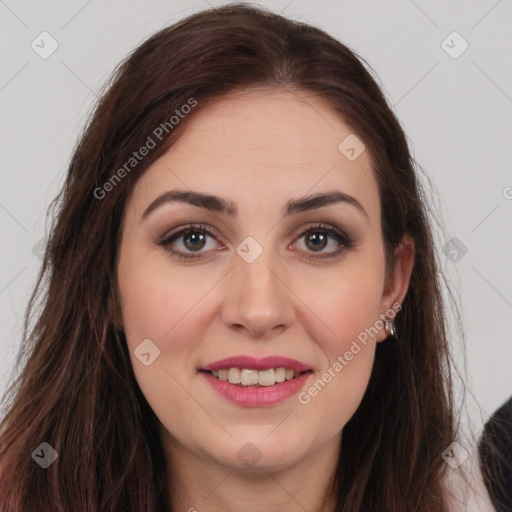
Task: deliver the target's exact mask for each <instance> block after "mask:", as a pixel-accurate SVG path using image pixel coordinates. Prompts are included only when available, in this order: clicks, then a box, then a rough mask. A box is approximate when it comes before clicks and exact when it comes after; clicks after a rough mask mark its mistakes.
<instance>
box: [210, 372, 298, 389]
mask: <svg viewBox="0 0 512 512" xmlns="http://www.w3.org/2000/svg"><path fill="white" fill-rule="evenodd" d="M212 375H213V376H214V377H217V378H218V379H220V380H222V381H224V382H229V383H230V384H238V385H241V386H273V385H274V384H276V383H279V382H284V381H285V380H291V379H293V378H294V377H297V376H298V375H300V372H294V371H293V370H291V369H289V368H269V369H268V370H261V371H258V370H253V369H248V368H226V369H223V370H213V371H212Z"/></svg>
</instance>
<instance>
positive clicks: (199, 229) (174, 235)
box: [157, 223, 355, 260]
mask: <svg viewBox="0 0 512 512" xmlns="http://www.w3.org/2000/svg"><path fill="white" fill-rule="evenodd" d="M314 232H323V233H326V234H327V235H329V236H330V237H331V238H334V240H336V241H337V242H338V243H339V244H340V247H339V248H337V249H336V250H335V251H331V252H330V253H326V254H324V255H323V256H303V257H305V258H307V259H311V260H321V259H327V258H334V257H336V256H338V255H339V254H340V253H341V252H343V251H344V250H346V249H351V248H352V247H354V243H355V241H354V240H353V239H352V238H351V237H349V236H347V235H346V234H345V233H343V232H342V231H339V230H338V229H337V228H334V227H333V226H329V225H327V224H322V223H319V224H315V225H314V226H311V227H309V228H307V229H306V230H304V231H303V232H302V233H301V234H300V235H299V236H298V237H297V240H299V239H300V238H302V237H303V236H304V235H306V234H308V233H314ZM189 233H202V234H206V235H209V236H211V237H212V238H216V236H218V235H217V234H216V233H215V232H214V231H213V230H211V229H209V228H208V226H206V225H205V224H190V225H188V226H184V227H181V228H179V229H178V230H177V231H173V232H170V233H167V234H166V235H165V237H164V238H162V239H161V240H160V241H159V242H157V245H159V246H161V247H164V249H165V250H166V251H167V252H169V253H170V254H171V256H173V257H177V258H179V259H180V260H191V259H193V260H197V259H200V258H201V257H202V256H201V253H200V252H198V253H196V254H189V253H185V252H182V251H177V250H175V249H171V248H170V244H171V243H172V242H174V241H175V240H177V239H179V238H181V237H182V236H184V235H186V234H189Z"/></svg>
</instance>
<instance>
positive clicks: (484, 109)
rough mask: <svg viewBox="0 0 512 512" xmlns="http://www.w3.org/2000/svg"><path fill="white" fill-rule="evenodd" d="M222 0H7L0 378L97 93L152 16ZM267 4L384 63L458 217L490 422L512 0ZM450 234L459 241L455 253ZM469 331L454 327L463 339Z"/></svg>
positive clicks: (501, 303) (507, 248) (480, 416)
mask: <svg viewBox="0 0 512 512" xmlns="http://www.w3.org/2000/svg"><path fill="white" fill-rule="evenodd" d="M224 3H227V2H213V1H210V2H206V1H203V0H201V1H193V2H190V1H177V0H172V1H153V2H142V1H132V2H127V1H120V0H116V1H109V2H100V1H99V0H90V1H84V2H70V1H66V2H64V1H60V2H56V1H51V2H44V3H43V2H37V1H35V0H31V1H15V0H0V59H1V66H0V134H1V139H0V140H1V143H2V158H1V161H0V166H1V167H0V168H1V173H2V174H1V185H2V186H1V192H0V226H1V240H2V259H1V267H0V311H1V315H2V317H1V318H2V322H1V338H0V392H2V391H3V390H4V388H5V386H6V384H7V383H8V382H9V379H10V373H11V371H12V368H13V364H14V358H15V354H16V351H17V348H18V346H19V342H20V336H21V327H22V317H23V313H24V309H25V306H26V303H27V300H28V297H29V293H30V291H31V288H32V287H33V285H34V283H35V278H36V275H37V271H38V270H39V267H40V264H41V261H40V259H39V258H38V257H37V254H35V253H37V249H34V246H36V247H37V244H38V242H39V241H40V240H41V239H42V238H43V237H44V235H45V222H46V220H45V218H46V209H47V207H48V204H49V202H50V201H51V199H53V197H54V196H55V194H56V193H57V190H58V188H59V186H60V185H61V184H62V182H63V179H64V176H65V173H66V168H67V165H68V162H69V159H70V156H71V152H72V149H73V146H74V144H75V142H76V138H77V135H78V133H79V130H80V128H81V127H82V126H83V123H84V121H85V117H86V114H87V113H88V111H89V110H90V108H91V105H92V103H93V101H94V100H95V99H96V98H95V96H96V92H97V91H98V90H99V87H100V86H101V85H102V84H103V82H104V81H105V79H106V78H107V76H108V75H109V73H110V72H111V71H112V70H113V68H114V66H115V65H116V64H117V63H118V62H119V61H120V60H121V59H122V58H124V57H125V56H126V55H127V53H128V52H130V51H131V50H132V49H133V48H134V47H135V46H137V45H138V44H140V43H141V42H142V41H143V40H144V39H146V38H147V37H148V36H149V35H150V34H152V33H153V32H154V31H156V30H157V29H159V28H161V27H163V26H165V25H168V24H170V23H172V22H174V21H176V20H178V19H180V18H182V17H184V16H186V15H188V14H190V13H192V12H195V11H197V10H200V9H203V8H207V7H208V5H211V6H219V5H222V4H224ZM255 3H259V4H261V5H264V6H266V7H269V8H271V9H272V10H275V11H277V12H281V13H283V14H285V15H287V16H289V17H291V18H294V19H297V20H301V21H305V22H308V23H311V24H314V25H316V26H318V27H320V28H323V29H324V30H326V31H328V32H329V33H331V34H332V35H334V36H335V37H337V38H339V39H340V40H341V41H342V42H344V43H345V44H347V45H348V46H349V47H351V48H352V49H354V50H355V51H356V52H357V53H358V54H359V55H361V56H362V57H363V58H364V59H366V60H367V61H368V63H369V64H370V65H371V66H372V67H373V69H374V70H375V71H376V72H377V75H378V77H379V81H380V85H381V87H382V88H383V90H384V92H385V94H386V96H387V98H388V99H389V102H390V103H391V105H393V109H394V111H395V112H396V114H397V116H398V117H399V119H400V121H401V123H402V125H403V127H404V129H405V131H406V133H407V135H408V137H409V139H410V144H411V149H412V151H413V154H414V156H415V158H416V159H417V161H418V162H419V164H420V165H421V166H422V168H423V169H424V170H425V173H426V174H427V175H428V176H429V177H430V178H431V179H432V181H433V183H434V185H435V186H436V188H437V195H436V196H435V197H434V199H435V206H436V207H437V208H438V209H439V210H440V213H441V215H442V218H443V222H444V231H438V233H437V236H438V238H439V240H438V243H437V251H438V252H439V254H440V257H441V261H442V264H443V268H444V270H445V271H446V273H447V276H448V278H449V280H450V285H451V287H452V288H453V289H454V291H455V293H456V294H458V295H460V302H461V306H462V312H463V321H464V325H465V329H466V335H467V357H468V365H467V376H466V383H467V392H468V395H467V396H468V399H469V403H468V405H469V410H470V411H471V415H472V419H473V421H474V422H475V423H476V425H477V427H478V426H481V424H482V422H483V421H485V419H486V418H487V416H488V414H489V413H491V412H492V411H493V410H495V409H496V408H497V407H498V406H499V405H501V403H502V402H504V401H505V400H506V399H507V398H508V397H509V396H510V395H511V394H512V377H511V375H512V372H511V371H510V364H511V361H512V348H511V347H512V337H511V336H510V329H509V326H508V321H509V319H510V318H512V315H511V313H512V286H511V284H512V271H511V267H510V262H511V253H512V251H511V249H512V237H511V229H510V224H511V222H510V220H511V213H512V172H511V168H512V166H511V164H510V149H511V134H512V129H511V128H512V127H511V124H512V123H511V120H512V65H511V64H512V57H511V56H512V31H511V30H510V27H511V26H512V2H511V1H510V0H500V1H496V0H489V1H472V2H468V1H465V2H463V1H452V2H449V3H447V2H441V1H440V0H439V1H429V2H426V1H423V2H420V1H419V0H417V1H416V2H413V1H412V0H393V1H387V2H382V1H377V0H374V1H364V2H363V1H361V2H356V1H344V2H343V1H334V0H316V1H315V2H308V1H305V0H292V1H290V0H275V1H268V2H255ZM43 31H46V32H48V33H49V34H51V36H52V37H53V38H54V39H55V40H56V41H57V43H58V48H57V50H56V51H55V52H54V53H53V54H52V55H51V56H50V57H48V58H46V59H43V58H41V56H40V55H39V54H38V53H36V51H34V50H33V49H32V47H31V44H32V42H33V41H35V42H36V44H37V43H38V42H39V45H40V46H42V43H40V40H41V38H40V37H39V36H40V34H41V33H42V32H43ZM453 31H457V32H458V33H459V34H460V35H461V37H462V38H463V39H464V40H465V41H467V43H468V44H469V47H468V48H467V50H466V51H465V52H463V53H462V54H460V55H458V53H460V51H461V49H463V44H464V43H463V40H461V39H460V38H459V39H458V38H457V37H458V36H455V37H454V36H450V34H452V32H453ZM448 36H450V37H448ZM443 41H445V43H443ZM447 46H449V47H451V48H447ZM45 48H46V49H48V48H49V43H48V40H46V44H45ZM445 49H446V50H448V51H450V52H451V53H452V56H450V55H449V54H448V53H447V52H446V51H445ZM454 56H456V57H457V58H453V57H454ZM452 237H456V238H457V239H458V240H459V241H460V242H458V241H456V242H455V244H458V249H456V247H457V245H456V246H455V249H456V251H455V252H453V251H452V252H451V253H450V252H448V253H447V254H445V251H444V245H445V244H446V243H447V241H448V240H449V239H451V238H452ZM452 243H453V242H452ZM460 244H463V245H460ZM450 247H451V249H454V247H452V246H450ZM461 248H462V250H461ZM465 250H467V252H466V253H464V251H465ZM461 256H462V257H461ZM460 343H461V340H460V339H457V337H456V336H455V335H454V337H453V344H454V346H455V347H456V350H459V346H460ZM459 352H460V351H459Z"/></svg>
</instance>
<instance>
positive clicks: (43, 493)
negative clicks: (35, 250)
mask: <svg viewBox="0 0 512 512" xmlns="http://www.w3.org/2000/svg"><path fill="white" fill-rule="evenodd" d="M363 62H364V60H363V59H362V58H360V57H358V56H357V55H356V54H355V53H354V52H353V51H352V50H350V49H349V48H348V47H347V46H345V45H343V44H342V43H340V42H339V41H337V40H336V39H334V38H332V37H331V36H329V35H327V34H326V33H324V32H323V31H321V30H319V29H317V28H314V27H311V26H309V25H306V24H303V23H299V22H295V21H291V20H289V19H287V18H285V17H283V16H279V15H277V14H274V13H271V12H269V11H267V10H264V9H262V8H256V7H253V6H251V5H248V4H235V5H233V4H232V5H227V6H224V7H221V8H217V9H211V10H208V11H203V12H200V13H197V14H194V15H191V16H189V17H188V18H186V19H184V20H182V21H180V22H178V23H176V24H175V25H172V26H169V27H167V28H164V29H163V30H160V31H159V32H158V33H156V34H155V35H153V36H152V37H151V38H149V39H148V40H147V41H145V42H144V43H143V44H142V45H140V46H139V47H138V48H136V49H135V50H134V51H133V53H132V54H131V55H130V56H129V57H128V58H127V59H126V60H125V61H124V62H123V63H121V65H120V66H119V67H118V68H117V69H116V71H115V73H114V75H113V77H112V79H111V81H110V82H109V83H108V84H106V86H105V89H104V91H102V95H101V97H100V99H99V101H98V104H97V105H96V108H95V110H94V112H93V114H92V116H91V118H90V120H89V122H88V124H87V126H86V128H85V129H84V132H83V133H82V135H81V137H80V140H79V142H78V144H77V146H76V148H75V151H74V154H73V156H72V159H71V162H70V165H69V170H68V174H67V178H66V181H65V184H64V186H63V188H62V190H61V192H60V194H59V195H58V197H57V198H56V199H55V200H54V202H53V208H54V210H56V211H54V212H52V219H53V222H52V225H51V229H50V232H49V235H48V240H47V249H46V252H45V255H44V261H43V265H42V268H41V272H40V275H39V277H38V281H37V284H36V287H35V289H34V291H33V294H32V296H31V298H30V301H29V304H28V308H27V312H26V316H25V325H24V334H23V345H22V349H21V351H20V354H19V358H18V362H17V368H18V374H17V375H16V378H14V379H13V382H12V385H11V386H10V387H9V389H8V392H7V393H6V394H5V396H4V402H5V404H6V410H7V413H6V415H5V417H4V418H3V421H2V423H1V424H0V509H2V510H3V511H4V512H8V511H14V510H16V511H22V512H26V511H30V512H32V511H35V510H38V511H40V512H42V511H50V510H51V511H52V512H54V511H57V510H58V511H67V512H69V511H74V512H78V511H82V510H83V511H86V510H87V511H101V512H107V511H121V510H123V511H125V510H126V511H128V510H131V511H143V510H148V511H153V510H158V511H166V510H170V504H169V491H168V489H167V488H166V482H167V479H166V476H165V470H166V466H165V461H164V458H163V455H162V453H163V451H162V447H161V439H160V437H159V433H158V419H157V418H156V416H155V414H154V413H153V411H152V410H151V408H150V407H149V405H148V403H147V402H146V400H145V398H144V396H143V395H142V393H141V391H140V389H139V387H138V385H137V382H136V380H135V377H134V373H133V370H132V367H131V363H130V357H129V354H128V351H127V345H126V340H125V337H124V334H123V331H122V329H121V328H119V325H118V324H117V323H116V321H115V318H116V315H117V314H119V311H118V310H117V309H116V301H115V297H116V289H117V288H116V280H115V268H116V258H117V251H118V241H119V235H120V227H121V222H122V218H123V213H124V208H125V205H126V201H127V197H128V195H129V193H130V191H131V190H132V189H133V186H134V184H135V182H136V180H137V179H138V178H139V177H140V176H141V174H142V173H143V172H144V170H145V169H146V168H147V167H148V166H150V165H151V163H152V162H154V161H155V160H156V159H157V158H159V157H160V156H161V155H162V154H163V153H164V152H165V151H166V150H167V149H168V148H169V147H171V146H172V144H173V143H174V142H175V141H176V139H177V137H178V136H179V134H180V133H181V132H182V131H183V130H184V129H185V128H186V126H187V122H188V120H189V119H191V118H192V117H193V116H194V114H195V113H196V112H198V111H199V110H200V109H201V108H202V107H203V106H205V105H207V104H208V102H209V101H211V100H212V99H215V98H219V97H220V96H223V95H226V94H229V93H230V92H233V91H238V90H243V89H247V88H251V87H259V86H270V87H276V88H286V89H287V90H290V91H296V92H297V93H300V92H301V91H306V92H308V93H314V94H318V95H319V96H321V97H323V98H325V99H326V100H327V101H328V102H329V104H330V105H331V107H332V108H333V109H334V110H335V111H337V112H338V113H339V114H340V116H342V118H343V120H344V121H345V122H346V123H348V124H349V126H351V128H352V129H353V131H354V133H356V134H357V135H358V137H359V138H360V139H362V140H363V141H364V143H365V145H366V147H367V148H368V150H369V151H370V153H371V155H372V157H373V161H374V162H375V168H374V172H375V176H376V179H377V181H378V185H379V190H380V197H381V204H382V211H381V218H382V235H383V240H384V243H385V249H386V262H387V265H388V268H391V267H392V265H393V255H394V250H395V248H396V247H397V245H398V244H399V242H400V241H401V240H402V237H403V236H404V235H405V234H408V235H409V236H410V237H411V238H412V239H413V240H414V243H415V250H416V253H415V263H414V268H413V272H412V276H411V280H410V286H409V290H408V293H407V295H406V297H405V300H404V302H403V305H402V310H401V312H400V313H399V314H398V316H397V318H396V327H397V332H398V339H397V340H394V341H389V340H388V341H387V342H384V343H380V344H378V347H377V349H376V356H375V363H374V368H373V373H372V376H371V379H370V382H369V385H368V389H367V391H366V393H365V395H364V398H363V400H362V403H361V404H360V406H359V408H358V409H357V411H356V413H355V414H354V416H353V417H352V418H351V419H350V421H349V422H348V423H347V425H346V426H345V427H344V429H343V433H342V444H341V446H342V447H341V453H340V454H339V464H338V469H337V472H336V474H335V475H334V476H333V481H332V493H334V495H335V496H336V502H337V507H336V510H337V511H344V512H357V511H372V512H373V511H379V512H381V511H382V512H383V511H393V512H398V511H407V512H411V511H416V512H421V511H425V512H426V511H429V512H431V511H433V510H436V511H442V510H445V508H446V503H445V500H444V489H443V464H444V463H443V460H442V458H441V456H440V455H441V453H442V451H443V450H444V449H445V448H446V447H447V446H448V445H449V444H450V443H451V442H452V441H453V439H454V434H455V421H454V413H453V399H452V382H451V370H450V367H451V358H450V356H449V350H448V343H447V326H446V323H447V322H446V320H445V306H444V303H443V296H442V289H441V284H442V273H441V271H440V266H439V262H438V260H437V256H436V253H435V251H434V240H433V235H432V233H433V231H432V226H431V223H430V222H431V221H430V213H431V212H429V210H428V207H427V206H426V204H427V203H426V201H425V192H424V187H423V185H422V184H421V183H420V180H419V175H418V166H417V165H416V163H415V161H414V160H413V158H412V156H411V154H410V151H409V148H408V143H407V141H406V137H405V135H404V132H403V130H402V128H401V126H400V124H399V122H398V120H397V118H396V116H395V115H394V113H393V111H392V110H391V108H390V107H389V106H388V104H387V102H386V100H385V98H384V95H383V93H382V92H381V90H380V88H379V86H378V85H377V82H376V80H375V79H374V78H373V77H372V74H371V72H370V71H369V70H371V68H370V67H369V66H368V65H366V67H365V65H363ZM367 68H368V69H367ZM191 99H192V100H193V101H195V102H196V104H195V106H194V108H192V109H189V110H190V113H188V114H187V115H186V116H181V117H180V121H179V123H176V125H175V126H174V125H173V124H172V123H171V122H169V119H170V116H172V115H173V113H175V112H176V110H179V111H180V112H183V111H182V110H180V109H182V106H183V105H186V104H189V105H190V104H191ZM166 122H167V124H165V123H166ZM163 126H164V127H165V130H164V129H163V128H162V127H163ZM157 127H161V129H160V131H157V132H156V133H158V134H159V135H160V137H157V136H156V135H155V130H156V128H157ZM148 137H152V140H153V141H154V142H155V147H154V149H152V150H151V151H150V152H149V154H147V156H145V157H144V158H143V159H141V160H140V161H137V163H136V164H135V165H130V167H129V168H127V167H126V163H127V162H129V161H130V158H131V157H132V156H133V152H134V151H136V150H137V149H138V148H140V147H142V146H143V145H145V144H147V141H148ZM340 142H341V141H340ZM132 163H133V162H132ZM123 166H125V167H124V169H125V172H124V173H123V172H121V173H120V172H119V169H121V168H123ZM120 174H122V176H120ZM114 175H116V176H117V177H116V176H114ZM107 182H108V183H110V185H107V186H106V187H105V184H106V183H107ZM107 189H108V193H103V192H102V191H105V190H107ZM37 306H39V308H40V311H39V314H38V315H37V317H36V315H35V313H36V310H37V309H38V307H37ZM43 442H47V443H48V444H49V445H51V446H52V447H53V448H54V449H55V451H56V452H57V453H58V457H57V459H56V460H55V462H54V463H53V464H52V465H50V466H49V467H48V468H47V469H44V470H43V469H42V468H41V467H40V466H39V465H38V464H36V463H35V462H34V460H33V459H32V457H31V454H32V453H33V451H34V450H35V449H36V448H37V447H38V446H39V445H40V443H43Z"/></svg>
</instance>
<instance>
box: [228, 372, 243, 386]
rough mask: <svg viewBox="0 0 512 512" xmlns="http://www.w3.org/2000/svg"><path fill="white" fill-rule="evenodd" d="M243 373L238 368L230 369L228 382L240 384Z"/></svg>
mask: <svg viewBox="0 0 512 512" xmlns="http://www.w3.org/2000/svg"><path fill="white" fill-rule="evenodd" d="M241 379H242V372H241V371H240V370H239V369H238V368H230V369H229V370H228V382H230V383H231V384H240V383H241Z"/></svg>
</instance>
